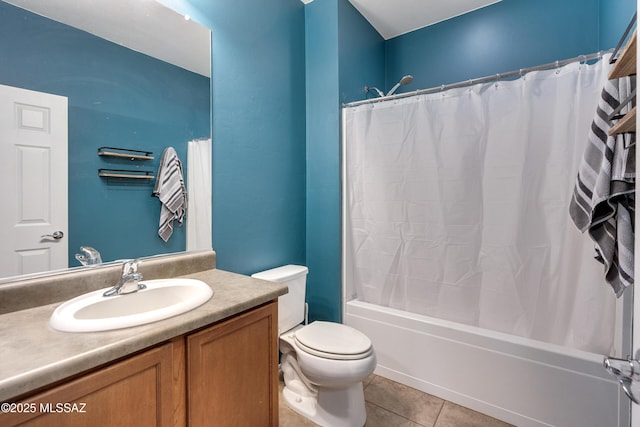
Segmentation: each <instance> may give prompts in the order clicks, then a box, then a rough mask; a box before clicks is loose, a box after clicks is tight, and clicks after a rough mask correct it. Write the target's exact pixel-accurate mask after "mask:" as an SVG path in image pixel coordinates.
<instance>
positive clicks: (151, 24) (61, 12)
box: [4, 0, 211, 77]
mask: <svg viewBox="0 0 640 427" xmlns="http://www.w3.org/2000/svg"><path fill="white" fill-rule="evenodd" d="M4 1H6V2H7V3H10V4H13V5H14V6H18V7H21V8H23V9H27V10H29V11H31V12H33V13H36V14H38V15H42V16H46V17H47V18H50V19H53V20H54V21H58V22H62V23H64V24H67V25H70V26H72V27H75V28H79V29H81V30H83V31H86V32H88V33H91V34H93V35H96V36H98V37H101V38H103V39H106V40H109V41H111V42H114V43H117V44H120V45H122V46H126V47H128V48H129V49H133V50H135V51H137V52H141V53H144V54H146V55H149V56H152V57H154V58H158V59H160V60H163V61H165V62H169V63H171V64H173V65H177V66H179V67H182V68H185V69H187V70H189V71H193V72H195V73H198V74H202V75H204V76H207V77H210V76H211V72H210V69H211V59H210V52H211V37H210V32H209V29H208V28H206V27H204V26H202V25H200V24H198V23H197V22H194V21H190V20H189V21H188V20H186V19H185V18H184V17H183V16H181V15H179V14H177V13H176V12H174V11H173V10H171V9H169V8H167V7H165V6H163V5H162V4H160V3H158V2H157V1H155V0H46V1H43V0H4Z"/></svg>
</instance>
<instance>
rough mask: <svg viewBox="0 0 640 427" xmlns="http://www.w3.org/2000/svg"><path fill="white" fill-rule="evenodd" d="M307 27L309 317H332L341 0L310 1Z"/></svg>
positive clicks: (336, 268)
mask: <svg viewBox="0 0 640 427" xmlns="http://www.w3.org/2000/svg"><path fill="white" fill-rule="evenodd" d="M305 30H306V46H305V47H306V49H305V52H306V75H307V104H306V115H307V194H306V196H307V197H306V198H307V220H306V225H307V242H306V247H307V265H308V267H309V276H308V277H307V301H308V303H309V317H310V319H312V320H315V319H322V318H324V319H332V318H336V316H337V318H339V316H340V314H339V313H340V310H339V306H336V303H338V304H339V302H340V252H341V251H340V198H339V194H340V111H339V93H340V88H339V66H338V56H339V53H338V0H323V1H314V2H312V3H309V4H308V5H307V6H306V7H305ZM336 195H338V197H336Z"/></svg>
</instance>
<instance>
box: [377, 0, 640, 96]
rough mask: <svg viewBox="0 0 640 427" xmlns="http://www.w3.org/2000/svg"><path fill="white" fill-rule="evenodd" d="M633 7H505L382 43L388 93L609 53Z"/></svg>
mask: <svg viewBox="0 0 640 427" xmlns="http://www.w3.org/2000/svg"><path fill="white" fill-rule="evenodd" d="M634 11H635V1H633V0H562V1H558V0H537V1H529V0H503V1H501V2H499V3H495V4H493V5H491V6H488V7H485V8H482V9H478V10H476V11H474V12H471V13H468V14H466V15H462V16H459V17H457V18H454V19H450V20H447V21H444V22H441V23H439V24H436V25H432V26H429V27H426V28H423V29H420V30H416V31H413V32H411V33H408V34H405V35H402V36H399V37H395V38H393V39H390V40H388V41H387V46H386V48H387V58H386V64H387V65H386V73H387V81H386V87H387V88H389V87H390V86H393V85H394V84H395V83H396V82H397V81H398V80H399V79H400V77H402V76H403V75H405V74H412V75H413V76H414V81H413V83H412V84H411V85H408V86H404V87H401V88H400V90H399V91H398V92H402V91H412V90H416V89H421V88H429V87H433V86H439V85H442V84H447V83H454V82H459V81H463V80H468V79H470V78H477V77H483V76H488V75H492V74H496V73H500V72H507V71H513V70H518V69H520V68H526V67H531V66H535V65H539V64H544V63H548V62H553V61H556V60H560V59H567V58H572V57H576V56H579V55H584V54H589V53H594V52H597V51H599V50H606V49H609V48H612V47H614V46H615V44H616V43H617V41H618V39H619V38H620V36H621V35H622V33H623V31H624V29H625V27H626V25H627V24H628V22H629V20H630V19H631V16H632V15H633V12H634Z"/></svg>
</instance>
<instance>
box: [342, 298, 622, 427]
mask: <svg viewBox="0 0 640 427" xmlns="http://www.w3.org/2000/svg"><path fill="white" fill-rule="evenodd" d="M343 320H344V323H345V324H347V325H350V326H353V327H355V328H357V329H359V330H360V331H362V332H364V333H365V334H367V335H368V336H369V337H370V338H371V340H372V342H373V345H374V348H375V351H376V355H377V357H378V366H377V368H376V371H375V373H376V374H378V375H381V376H383V377H386V378H389V379H391V380H394V381H397V382H400V383H402V384H406V385H408V386H410V387H413V388H416V389H419V390H422V391H424V392H426V393H429V394H432V395H435V396H438V397H440V398H442V399H445V400H448V401H451V402H454V403H457V404H459V405H462V406H465V407H467V408H470V409H474V410H476V411H479V412H482V413H484V414H487V415H490V416H492V417H495V418H498V419H500V420H503V421H506V422H508V423H511V424H514V425H516V426H523V427H528V426H536V427H538V426H558V427H615V426H619V427H622V426H628V425H629V407H630V404H629V400H628V399H627V398H626V396H624V394H623V393H622V392H621V391H620V388H619V387H618V384H617V383H616V382H615V381H614V379H613V378H612V377H610V376H609V375H608V374H607V373H606V372H605V370H604V369H603V368H602V360H603V355H600V354H592V353H587V352H583V351H578V350H572V349H567V348H564V347H560V346H556V345H552V344H546V343H542V342H539V341H534V340H529V339H526V338H521V337H515V336H511V335H507V334H503V333H498V332H492V331H487V330H483V329H480V328H477V327H472V326H466V325H462V324H458V323H454V322H449V321H444V320H439V319H435V318H430V317H427V316H422V315H416V314H411V313H407V312H403V311H400V310H395V309H391V308H387V307H380V306H377V305H373V304H368V303H365V302H361V301H358V300H352V301H348V302H346V303H345V307H344V317H343Z"/></svg>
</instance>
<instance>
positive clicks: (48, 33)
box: [0, 0, 211, 278]
mask: <svg viewBox="0 0 640 427" xmlns="http://www.w3.org/2000/svg"><path fill="white" fill-rule="evenodd" d="M120 1H121V0H118V2H120ZM122 1H123V2H125V3H127V5H125V6H122V7H118V6H117V5H116V4H115V2H114V0H92V1H83V2H77V1H75V0H49V1H47V2H42V1H33V0H10V1H9V2H2V1H0V34H1V35H0V58H1V60H0V87H2V88H4V87H9V88H11V89H9V90H13V88H19V89H20V90H28V92H27V93H28V94H31V92H37V93H44V94H45V95H46V94H49V95H48V96H53V98H56V99H58V98H60V99H65V98H66V102H67V107H66V109H67V110H66V114H67V116H68V119H67V120H66V123H61V124H60V126H62V125H64V124H66V126H67V141H66V144H67V149H66V150H64V151H65V153H64V154H65V156H64V157H65V158H64V159H62V160H60V161H56V162H55V164H50V163H51V161H50V160H49V157H48V154H47V153H48V151H49V148H46V149H43V148H42V147H41V146H38V147H37V149H32V148H31V146H29V150H22V151H21V150H15V149H14V148H11V150H13V151H8V152H7V151H1V152H0V154H2V157H3V159H2V160H0V162H2V163H1V164H0V169H10V168H9V166H10V165H11V164H12V163H15V164H19V163H18V160H20V159H18V157H20V158H23V157H24V158H36V160H37V161H36V162H35V163H34V162H31V163H28V166H25V167H24V168H23V169H20V168H21V167H20V166H19V167H17V168H14V169H15V170H14V173H15V176H13V177H11V178H9V180H10V181H9V182H12V183H13V184H14V185H13V186H14V187H16V188H18V190H17V191H16V194H15V196H14V197H13V198H12V200H11V201H9V200H6V199H5V203H12V204H13V205H12V208H11V209H7V210H6V211H7V212H12V213H11V215H12V216H13V217H14V218H10V220H8V221H5V220H7V218H5V217H2V216H0V220H1V221H0V222H9V223H11V225H12V226H13V224H15V223H16V219H19V218H21V215H22V218H23V221H22V223H21V224H20V225H19V226H18V228H20V227H22V228H26V225H29V224H32V223H40V224H42V225H43V227H44V229H43V230H44V231H38V232H37V233H35V234H34V233H33V232H32V233H31V234H33V236H31V237H30V239H33V240H35V244H32V245H31V246H25V247H26V248H28V250H26V249H25V250H19V251H18V252H16V249H15V248H16V245H18V247H19V244H22V243H25V242H24V241H25V240H28V239H27V238H24V237H15V236H14V234H15V233H14V231H6V230H4V229H2V230H0V231H2V233H3V234H4V233H7V235H11V237H10V238H3V239H2V244H1V245H0V246H1V247H0V258H1V259H9V258H11V261H12V262H11V263H10V264H9V263H0V278H2V277H7V276H15V275H18V274H22V273H33V272H36V271H41V270H51V269H53V270H58V269H60V268H66V267H76V266H80V262H79V261H78V260H77V259H76V257H75V254H76V253H79V252H80V247H81V246H85V247H92V248H95V249H97V250H98V251H99V252H100V255H101V257H102V260H103V261H105V262H108V261H113V260H117V259H125V258H137V257H141V256H149V255H154V254H160V253H169V252H177V251H184V250H185V235H186V233H185V227H184V225H182V226H179V225H177V223H176V224H175V225H176V226H175V228H174V233H173V235H172V236H171V238H170V239H169V241H168V242H166V243H165V242H164V241H163V240H162V239H160V237H159V236H158V222H159V216H160V202H159V200H158V199H157V198H155V197H152V196H151V192H152V190H153V184H154V180H153V179H117V178H104V177H100V176H98V170H99V169H125V170H132V171H134V172H136V173H146V171H151V173H152V174H153V175H154V176H155V174H156V172H157V170H158V166H159V161H160V157H161V155H162V152H163V150H164V149H165V148H166V147H169V146H172V147H174V148H175V149H176V152H177V153H178V156H179V157H180V159H181V160H182V163H183V168H184V175H185V179H186V177H187V169H188V165H187V143H188V141H191V140H195V139H200V138H209V137H210V120H211V114H210V84H209V73H210V72H209V67H210V64H211V61H210V57H209V52H210V50H209V45H210V33H209V30H208V29H206V28H204V27H202V26H200V25H199V24H197V23H195V22H193V21H187V20H185V19H184V18H183V17H181V16H179V15H178V14H176V13H175V12H173V11H169V10H168V9H166V8H165V7H164V6H162V5H160V4H159V3H157V2H155V1H151V0H146V1H139V0H138V1H135V2H134V1H130V0H122ZM9 3H12V4H9ZM43 4H44V5H45V6H47V5H48V6H50V9H51V10H50V11H46V10H36V9H34V7H39V6H42V5H43ZM78 8H80V9H78ZM27 9H29V10H27ZM34 11H35V12H34ZM113 11H125V13H124V14H123V15H122V16H120V17H112V16H109V14H110V12H113ZM158 11H159V12H158ZM50 13H54V15H55V16H54V15H51V14H50ZM87 13H91V15H87ZM46 16H49V17H46ZM168 16H170V17H171V18H168V19H170V21H171V22H170V23H165V22H164V20H165V19H167V17H168ZM125 20H127V22H129V24H130V28H131V29H129V30H127V29H125V28H126V27H127V25H129V24H127V23H126V22H125ZM63 22H65V23H63ZM147 24H149V25H147ZM134 28H137V29H138V30H140V31H139V32H138V33H136V34H133V29H134ZM149 28H151V30H153V31H151V32H150V30H149ZM186 28H196V31H195V33H196V36H195V37H196V38H198V37H199V39H198V40H199V41H198V42H196V41H194V40H195V39H190V40H189V41H187V42H186V43H187V45H184V44H182V45H181V44H180V43H179V42H177V40H179V39H180V37H179V36H180V35H181V34H186V33H187V32H188V31H187V30H186ZM94 30H95V31H94ZM114 30H115V31H114ZM152 33H159V34H164V35H168V36H169V40H171V41H170V42H167V41H159V40H157V39H155V38H154V36H152ZM140 34H142V36H141V35H140ZM103 37H104V38H103ZM109 40H111V41H109ZM131 40H132V42H131V43H133V44H130V41H131ZM165 40H166V39H165ZM203 45H204V46H206V58H204V61H203V58H202V56H203V54H202V53H201V52H202V49H201V48H200V47H199V46H203ZM126 46H130V47H126ZM158 47H160V48H158ZM172 51H174V52H176V53H175V54H172V53H171V52H172ZM158 52H159V53H158ZM185 53H186V54H192V55H186V56H185ZM151 55H153V56H151ZM160 55H163V56H164V57H163V58H162V60H160V59H157V58H156V57H157V56H160ZM154 56H155V57H154ZM191 56H195V61H193V60H191ZM167 61H170V62H167ZM203 63H204V64H205V65H203ZM0 98H2V97H1V96H0ZM28 99H31V98H28ZM38 102H40V101H38ZM12 105H13V104H12ZM20 105H26V106H28V107H29V108H26V107H25V108H24V109H23V110H24V111H23V110H20V111H22V112H21V113H19V114H18V113H16V114H14V113H13V112H12V110H15V109H16V108H14V107H10V108H9V110H6V108H5V109H2V108H3V107H2V105H1V104H0V112H2V113H1V115H3V116H5V117H6V116H12V115H15V116H16V117H18V116H19V117H21V120H22V122H21V123H22V125H23V129H21V130H20V131H19V132H14V133H18V134H23V135H22V136H23V137H24V136H25V135H26V134H27V133H28V132H25V131H24V129H26V130H28V131H33V129H32V128H33V127H34V126H35V125H38V126H39V125H41V124H43V123H44V124H46V125H47V126H48V127H47V129H58V126H59V124H58V123H57V122H55V121H54V120H55V117H54V116H55V114H54V113H53V112H51V113H49V112H47V113H46V114H45V113H42V111H48V107H46V106H45V107H42V108H41V107H38V106H37V102H36V101H33V102H32V101H28V102H26V101H25V102H22V103H21V104H20ZM34 105H35V107H33V106H34ZM31 107H33V108H31ZM21 108H22V107H21ZM7 111H8V112H7ZM16 111H17V110H16ZM47 114H50V118H51V123H48V122H47V120H49V119H48V117H49V116H47ZM60 117H62V118H63V119H62V122H64V121H65V120H64V117H65V116H64V115H62V116H60ZM0 118H1V117H0ZM9 121H11V120H9ZM2 125H3V121H0V126H2ZM38 126H35V127H38ZM45 127H46V126H45ZM42 133H46V131H45V132H43V129H40V130H39V134H42ZM31 134H34V133H33V132H31ZM26 138H27V139H29V144H31V142H32V141H31V140H32V139H34V138H35V137H31V136H27V137H26ZM9 139H10V138H9V137H8V136H7V134H6V133H3V130H2V129H1V128H0V144H1V146H2V150H5V147H6V145H7V144H9ZM11 144H14V142H11ZM20 144H22V142H19V143H18V145H20ZM55 144H56V143H54V145H55ZM27 145H28V144H23V145H21V146H27ZM12 147H13V146H12ZM100 147H116V148H124V149H129V150H143V151H145V152H148V153H150V155H149V156H148V157H152V158H149V159H139V158H134V157H120V156H102V155H100V156H99V155H98V149H99V148H100ZM6 153H9V154H8V155H5V154H6ZM43 153H45V154H43ZM38 162H40V163H38ZM65 162H66V163H67V165H68V166H66V167H65V166H64V163H65ZM34 164H35V165H41V167H38V166H33V165H34ZM28 168H31V169H28ZM47 168H48V169H50V170H47ZM45 172H46V173H45ZM47 174H51V176H63V177H64V178H61V179H63V180H67V182H68V184H67V188H66V190H67V192H68V202H66V203H65V202H64V199H65V195H64V194H62V193H64V192H65V190H60V192H59V193H58V192H56V191H53V192H51V194H49V193H48V192H46V191H44V190H43V188H45V187H46V188H47V189H48V188H49V187H52V185H53V184H51V183H52V182H53V181H52V179H53V178H48V177H49V175H47ZM3 179H4V178H3ZM38 180H39V182H38ZM34 189H35V190H37V192H36V194H38V195H39V196H38V197H37V198H35V200H36V201H35V202H33V201H31V202H25V201H23V200H27V199H23V196H24V193H27V192H29V191H32V190H34ZM23 190H24V191H23ZM18 201H20V203H19V204H18ZM52 210H55V211H58V210H63V211H65V214H66V216H67V217H68V219H66V220H64V219H63V220H60V222H56V221H52V220H50V218H49V217H48V215H49V214H50V212H51V211H52ZM25 212H27V213H31V214H32V215H30V216H28V215H25ZM14 228H15V227H14ZM57 231H60V232H62V234H63V237H59V238H53V237H41V236H45V235H50V236H54V234H53V233H54V232H57ZM55 235H56V236H60V235H59V234H55ZM62 242H64V245H63V244H61V243H62ZM38 244H40V245H41V247H40V248H37V245H38ZM7 245H8V247H5V246H7ZM34 247H35V248H36V249H33V248H34ZM58 247H67V248H68V249H65V250H64V254H63V256H62V265H60V264H52V263H51V260H52V259H54V257H53V256H52V255H51V254H50V253H49V252H51V251H52V250H54V249H56V248H58ZM37 254H43V256H39V255H37Z"/></svg>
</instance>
